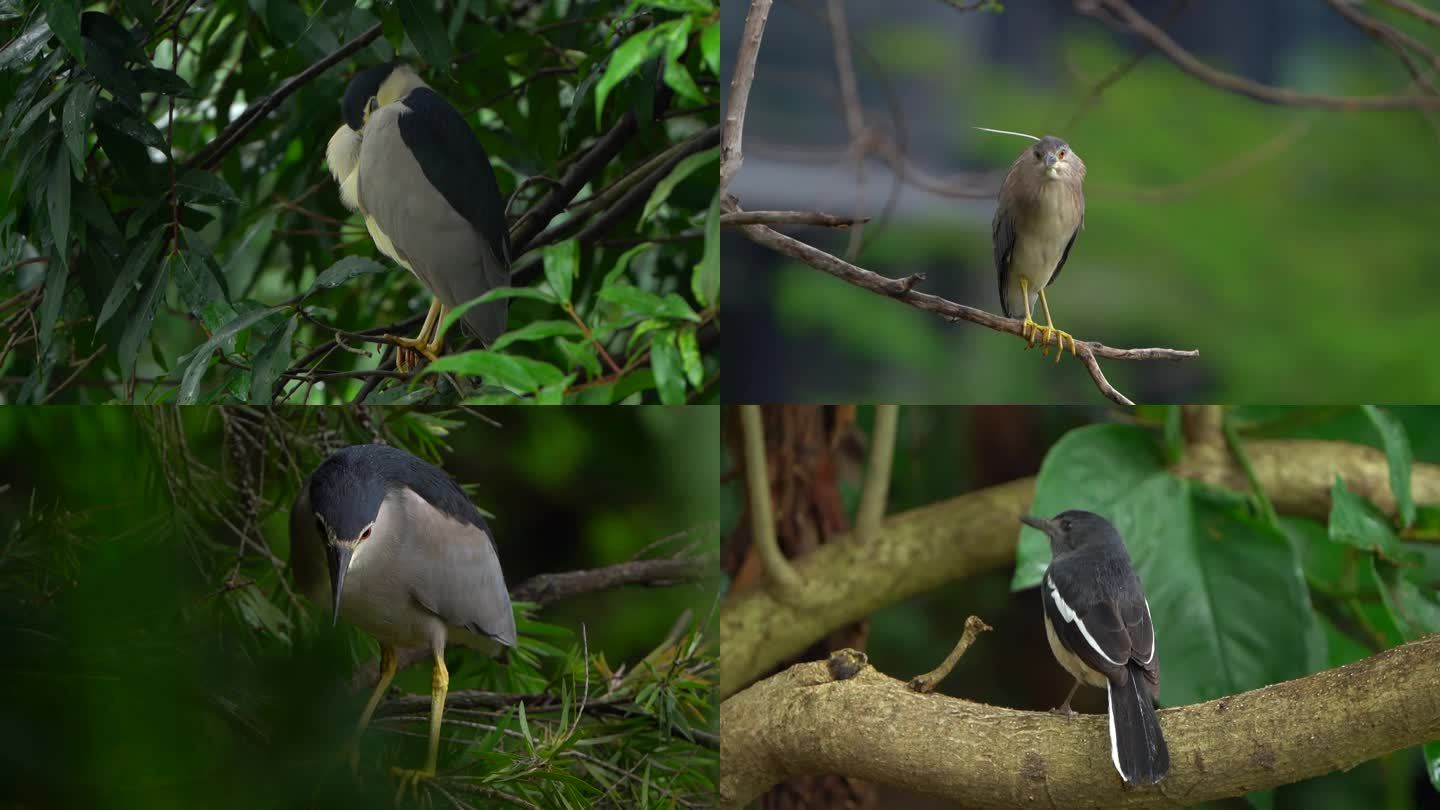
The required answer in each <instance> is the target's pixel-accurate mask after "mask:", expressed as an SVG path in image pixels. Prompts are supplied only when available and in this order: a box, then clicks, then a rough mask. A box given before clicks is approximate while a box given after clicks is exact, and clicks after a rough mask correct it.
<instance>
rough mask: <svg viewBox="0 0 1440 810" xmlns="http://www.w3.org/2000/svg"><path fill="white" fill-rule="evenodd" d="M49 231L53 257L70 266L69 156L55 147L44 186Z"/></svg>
mask: <svg viewBox="0 0 1440 810" xmlns="http://www.w3.org/2000/svg"><path fill="white" fill-rule="evenodd" d="M45 203H46V210H48V211H49V213H50V233H51V235H53V236H54V237H55V257H56V258H57V259H59V260H60V264H61V266H62V267H67V268H68V267H69V266H70V158H69V156H68V155H66V153H65V149H64V147H57V148H56V149H55V155H54V157H53V159H52V160H51V162H50V182H49V184H48V185H47V186H46V188H45Z"/></svg>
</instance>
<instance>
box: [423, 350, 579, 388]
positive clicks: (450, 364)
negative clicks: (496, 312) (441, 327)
mask: <svg viewBox="0 0 1440 810" xmlns="http://www.w3.org/2000/svg"><path fill="white" fill-rule="evenodd" d="M425 371H426V372H427V373H429V372H436V373H438V372H441V371H450V372H454V373H456V374H468V375H471V376H476V377H483V378H484V379H485V381H486V382H489V383H492V384H494V385H501V386H504V387H506V388H510V389H512V390H516V391H521V392H523V393H527V394H529V393H534V392H535V391H536V390H538V389H539V388H540V386H542V385H548V384H550V383H553V382H556V381H558V380H561V379H563V378H564V377H565V375H564V374H563V373H562V372H561V371H560V369H558V368H555V367H554V366H552V365H550V364H549V363H542V362H540V361H538V360H531V359H530V358H528V357H516V356H514V355H508V354H500V353H499V352H494V351H489V350H486V349H476V350H474V351H468V352H461V353H459V354H447V355H445V356H444V357H441V358H440V359H438V360H436V361H435V362H433V363H431V364H430V365H428V366H426V367H425Z"/></svg>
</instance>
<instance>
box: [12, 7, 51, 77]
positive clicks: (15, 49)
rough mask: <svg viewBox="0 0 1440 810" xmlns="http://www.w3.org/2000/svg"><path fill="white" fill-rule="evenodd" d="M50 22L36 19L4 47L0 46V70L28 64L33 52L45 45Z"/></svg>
mask: <svg viewBox="0 0 1440 810" xmlns="http://www.w3.org/2000/svg"><path fill="white" fill-rule="evenodd" d="M50 33H51V32H50V23H49V21H47V20H44V19H37V20H35V21H34V22H32V23H30V25H29V27H27V28H26V29H25V30H24V31H22V32H21V33H20V35H19V36H17V37H15V39H13V40H11V41H10V42H9V43H8V44H7V45H6V46H5V47H4V48H0V72H4V71H7V70H14V69H15V68H18V67H23V66H25V65H28V64H30V60H32V59H34V58H35V54H37V53H40V49H41V48H44V47H45V42H46V41H47V40H49V39H50Z"/></svg>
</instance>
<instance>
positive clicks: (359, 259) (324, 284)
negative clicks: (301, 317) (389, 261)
mask: <svg viewBox="0 0 1440 810" xmlns="http://www.w3.org/2000/svg"><path fill="white" fill-rule="evenodd" d="M387 269H388V268H386V267H385V265H383V264H381V263H379V262H377V261H375V260H374V259H367V258H365V257H363V256H346V257H345V258H343V259H341V260H340V261H338V262H336V263H334V264H332V265H330V266H329V267H328V268H326V269H325V271H324V272H322V273H321V274H320V275H318V276H316V277H315V283H314V284H311V285H310V289H309V291H308V292H306V293H305V294H306V295H311V294H313V293H315V292H316V291H318V290H324V289H330V288H333V287H338V286H340V285H341V284H344V283H345V282H347V281H349V280H350V279H352V278H356V277H357V276H363V275H368V274H370V273H383V272H385V271H386V270H387Z"/></svg>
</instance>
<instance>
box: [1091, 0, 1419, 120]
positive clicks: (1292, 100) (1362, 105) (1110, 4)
mask: <svg viewBox="0 0 1440 810" xmlns="http://www.w3.org/2000/svg"><path fill="white" fill-rule="evenodd" d="M1075 10H1076V11H1078V12H1080V13H1081V14H1085V15H1087V16H1090V17H1095V18H1097V19H1100V20H1102V21H1106V22H1108V21H1109V17H1107V16H1106V15H1105V13H1104V12H1106V11H1108V12H1110V13H1112V14H1114V15H1115V17H1116V18H1118V19H1119V20H1120V22H1122V23H1123V24H1124V27H1125V28H1126V29H1128V30H1129V31H1131V32H1133V33H1135V34H1137V35H1139V36H1140V37H1141V38H1142V39H1144V40H1145V41H1147V42H1149V43H1150V44H1151V45H1153V46H1154V47H1155V49H1156V50H1158V51H1160V52H1161V53H1163V54H1164V55H1165V56H1166V58H1168V59H1169V60H1170V61H1171V62H1174V63H1175V66H1176V67H1178V68H1180V69H1181V70H1183V71H1185V72H1186V73H1189V74H1190V75H1191V76H1194V77H1195V78H1197V79H1199V80H1200V81H1202V82H1205V83H1206V84H1209V85H1211V86H1213V87H1217V88H1219V89H1221V90H1225V91H1228V92H1231V93H1236V94H1238V95H1242V96H1245V97H1247V98H1252V99H1255V100H1256V101H1263V102H1265V103H1266V104H1282V105H1287V106H1293V107H1316V108H1320V109H1326V110H1404V109H1437V108H1440V96H1424V95H1421V96H1326V95H1319V94H1315V93H1301V92H1297V91H1295V90H1288V89H1286V88H1283V87H1272V86H1270V85H1268V84H1261V83H1259V82H1253V81H1251V80H1249V79H1247V78H1245V77H1243V76H1237V75H1235V74H1234V73H1227V72H1225V71H1223V70H1218V69H1216V68H1213V67H1211V66H1210V65H1207V64H1205V63H1204V62H1202V61H1200V60H1199V59H1197V58H1196V57H1195V55H1194V54H1192V53H1190V52H1189V51H1187V50H1185V49H1184V48H1182V47H1180V44H1179V43H1177V42H1176V41H1175V40H1173V39H1171V38H1170V36H1169V35H1168V34H1166V33H1165V31H1164V30H1163V29H1161V28H1160V27H1158V26H1156V25H1155V24H1154V23H1152V22H1150V21H1149V20H1148V19H1146V18H1145V17H1144V15H1142V14H1140V13H1139V12H1137V11H1136V10H1135V9H1133V8H1131V7H1130V4H1129V3H1126V2H1125V0H1075Z"/></svg>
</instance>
